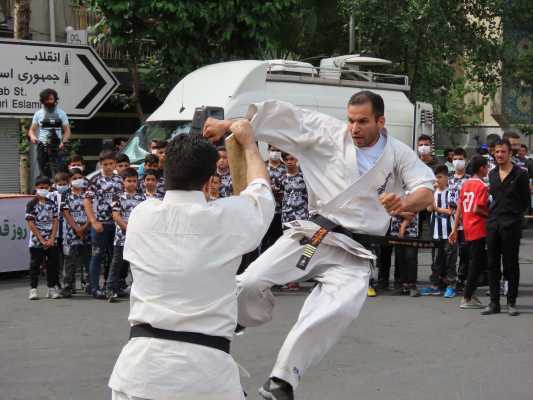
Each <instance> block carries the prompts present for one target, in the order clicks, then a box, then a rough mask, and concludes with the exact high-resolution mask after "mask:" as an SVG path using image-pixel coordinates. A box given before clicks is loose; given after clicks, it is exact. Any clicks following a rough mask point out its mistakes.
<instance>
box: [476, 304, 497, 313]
mask: <svg viewBox="0 0 533 400" xmlns="http://www.w3.org/2000/svg"><path fill="white" fill-rule="evenodd" d="M500 311H501V310H500V305H499V304H494V303H490V304H489V305H488V306H487V307H485V308H484V309H483V311H481V315H491V314H499V313H500Z"/></svg>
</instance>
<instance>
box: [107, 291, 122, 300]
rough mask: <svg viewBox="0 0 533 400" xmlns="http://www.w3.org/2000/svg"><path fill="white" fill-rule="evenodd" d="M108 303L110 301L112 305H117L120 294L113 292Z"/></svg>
mask: <svg viewBox="0 0 533 400" xmlns="http://www.w3.org/2000/svg"><path fill="white" fill-rule="evenodd" d="M107 301H109V302H110V303H116V302H117V301H119V300H118V293H117V292H113V293H111V294H110V295H109V296H108V297H107Z"/></svg>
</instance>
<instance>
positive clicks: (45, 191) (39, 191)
mask: <svg viewBox="0 0 533 400" xmlns="http://www.w3.org/2000/svg"><path fill="white" fill-rule="evenodd" d="M49 193H50V192H49V191H48V189H37V190H36V191H35V194H37V196H39V197H46V196H48V194H49Z"/></svg>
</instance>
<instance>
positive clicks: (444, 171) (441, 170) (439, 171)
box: [435, 165, 449, 175]
mask: <svg viewBox="0 0 533 400" xmlns="http://www.w3.org/2000/svg"><path fill="white" fill-rule="evenodd" d="M448 174H449V171H448V167H447V166H446V165H437V166H436V167H435V175H448Z"/></svg>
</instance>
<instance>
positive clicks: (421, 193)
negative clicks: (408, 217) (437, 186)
mask: <svg viewBox="0 0 533 400" xmlns="http://www.w3.org/2000/svg"><path fill="white" fill-rule="evenodd" d="M379 200H380V201H381V204H382V205H383V207H385V210H387V212H388V213H389V214H390V215H398V214H399V213H402V212H410V213H416V212H418V211H422V210H425V209H426V208H427V207H429V206H430V205H432V204H433V192H432V190H431V189H428V188H425V187H421V188H418V189H417V190H415V191H414V192H412V193H410V194H408V195H407V196H405V197H402V196H400V195H398V194H396V193H384V194H383V195H382V196H381V197H380V198H379Z"/></svg>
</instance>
